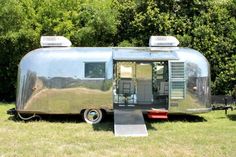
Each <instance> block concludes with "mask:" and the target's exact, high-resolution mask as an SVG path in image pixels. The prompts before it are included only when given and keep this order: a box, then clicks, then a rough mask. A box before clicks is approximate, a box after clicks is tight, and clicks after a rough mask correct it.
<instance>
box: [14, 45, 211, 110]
mask: <svg viewBox="0 0 236 157" xmlns="http://www.w3.org/2000/svg"><path fill="white" fill-rule="evenodd" d="M114 60H124V61H133V62H135V61H146V62H150V63H151V62H153V61H160V60H162V61H168V62H171V61H182V62H184V63H185V85H186V93H185V97H184V99H172V98H171V97H169V106H168V110H169V113H202V112H207V111H210V66H209V63H208V61H207V60H206V58H205V57H204V56H203V55H202V54H201V53H200V52H198V51H196V50H193V49H189V48H178V47H175V48H173V47H170V48H151V47H144V48H109V47H108V48H98V47H96V48H88V47H87V48H77V47H74V48H73V47H69V48H56V47H52V48H40V49H36V50H33V51H31V52H29V53H28V54H27V55H26V56H24V57H23V58H22V60H21V62H20V64H19V70H18V79H17V103H16V110H17V112H19V113H36V114H79V113H81V111H82V110H83V109H87V108H96V109H113V83H114V82H113V80H115V78H113V76H114V75H113V61H114ZM87 63H88V64H87ZM89 63H97V65H105V66H104V68H105V69H103V72H104V76H102V77H99V78H95V77H93V76H92V75H91V76H92V77H90V74H89V73H90V70H89V68H88V69H86V67H85V65H86V64H87V65H89ZM86 75H87V76H86Z"/></svg>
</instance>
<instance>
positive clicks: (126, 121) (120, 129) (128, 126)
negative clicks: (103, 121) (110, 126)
mask: <svg viewBox="0 0 236 157" xmlns="http://www.w3.org/2000/svg"><path fill="white" fill-rule="evenodd" d="M114 132H115V136H147V135H148V132H147V128H146V125H145V122H144V118H143V113H142V111H141V110H134V109H115V110H114Z"/></svg>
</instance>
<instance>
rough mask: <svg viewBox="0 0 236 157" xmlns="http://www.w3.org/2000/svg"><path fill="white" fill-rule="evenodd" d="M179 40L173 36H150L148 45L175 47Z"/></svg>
mask: <svg viewBox="0 0 236 157" xmlns="http://www.w3.org/2000/svg"><path fill="white" fill-rule="evenodd" d="M178 45H179V41H178V40H177V39H176V38H175V37H173V36H151V37H150V39H149V46H150V47H176V46H178Z"/></svg>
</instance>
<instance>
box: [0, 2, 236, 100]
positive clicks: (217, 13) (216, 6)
mask: <svg viewBox="0 0 236 157" xmlns="http://www.w3.org/2000/svg"><path fill="white" fill-rule="evenodd" d="M0 8H1V9H0V100H1V101H14V100H15V88H16V78H17V65H18V64H19V62H20V59H21V58H22V57H23V56H24V55H25V54H26V53H27V52H29V51H30V50H33V49H36V48H38V47H40V45H39V41H40V36H41V35H63V36H65V37H67V38H69V39H70V40H71V41H72V43H73V46H81V47H84V46H147V44H148V39H149V37H150V36H151V35H173V36H176V37H177V38H178V39H179V41H180V46H182V47H191V48H194V49H196V50H198V51H200V52H202V53H203V55H205V56H206V58H207V59H208V60H209V62H210V64H211V72H212V76H211V79H212V94H231V93H232V91H233V86H234V85H235V84H236V46H235V43H236V19H235V17H236V0H148V1H144V0H93V1H91V0H76V1H71V0H0Z"/></svg>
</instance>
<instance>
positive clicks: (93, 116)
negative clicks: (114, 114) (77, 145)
mask: <svg viewBox="0 0 236 157" xmlns="http://www.w3.org/2000/svg"><path fill="white" fill-rule="evenodd" d="M83 118H84V121H85V122H86V123H89V124H97V123H100V122H101V120H102V118H103V112H102V111H101V110H100V109H86V110H85V111H84V113H83Z"/></svg>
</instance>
